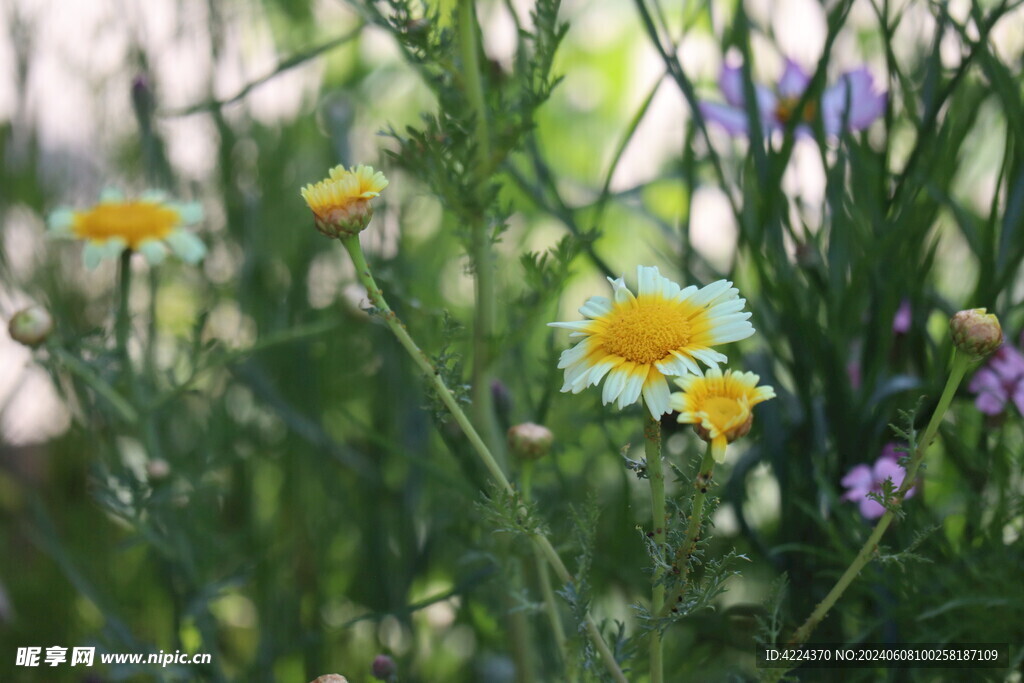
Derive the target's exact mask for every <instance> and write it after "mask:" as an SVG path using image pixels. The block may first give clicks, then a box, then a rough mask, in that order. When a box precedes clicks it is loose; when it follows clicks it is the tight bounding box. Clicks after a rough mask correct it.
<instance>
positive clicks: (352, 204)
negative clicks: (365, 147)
mask: <svg viewBox="0 0 1024 683" xmlns="http://www.w3.org/2000/svg"><path fill="white" fill-rule="evenodd" d="M329 173H330V174H329V176H328V177H327V178H324V179H323V180H321V181H320V182H318V183H316V184H309V185H306V186H305V187H304V188H302V190H301V194H302V198H303V199H305V200H306V204H307V205H308V206H309V208H310V209H311V210H312V211H313V216H314V222H315V223H316V228H317V230H319V231H320V232H322V233H323V234H325V235H327V236H328V237H341V236H342V235H355V234H358V233H359V232H360V231H362V230H363V229H364V228H365V227H366V226H367V225H368V224H369V223H370V219H371V218H372V217H373V207H372V206H370V200H371V199H373V198H374V197H376V196H378V195H380V193H381V191H382V190H383V189H384V188H385V187H387V186H388V179H387V178H385V177H384V174H383V173H381V172H380V171H374V170H373V167H371V166H355V167H353V168H352V170H346V169H345V167H344V166H335V167H334V168H332V169H331V170H330V172H329Z"/></svg>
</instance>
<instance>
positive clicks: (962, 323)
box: [949, 308, 1003, 359]
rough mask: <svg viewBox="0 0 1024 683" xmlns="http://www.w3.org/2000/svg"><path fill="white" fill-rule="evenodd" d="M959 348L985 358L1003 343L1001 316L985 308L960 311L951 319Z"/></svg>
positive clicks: (955, 342)
mask: <svg viewBox="0 0 1024 683" xmlns="http://www.w3.org/2000/svg"><path fill="white" fill-rule="evenodd" d="M949 330H950V332H951V333H952V334H953V343H954V344H955V345H956V348H957V350H959V351H961V352H963V353H965V354H967V355H968V356H971V357H973V358H979V359H980V358H984V357H985V356H988V355H989V354H991V353H992V352H994V351H995V350H996V349H998V348H999V347H1000V346H1002V345H1003V329H1002V327H1000V326H999V318H997V317H996V316H995V314H994V313H988V312H986V309H984V308H972V309H969V310H966V311H960V312H958V313H957V314H956V315H954V316H953V317H952V318H950V320H949Z"/></svg>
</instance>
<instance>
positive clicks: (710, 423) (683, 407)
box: [669, 368, 775, 462]
mask: <svg viewBox="0 0 1024 683" xmlns="http://www.w3.org/2000/svg"><path fill="white" fill-rule="evenodd" d="M760 379H761V378H760V377H758V376H757V375H755V374H754V373H752V372H733V371H732V370H726V371H725V373H724V374H723V373H722V371H721V370H719V369H718V368H712V369H710V370H708V371H707V374H705V375H703V376H701V375H688V376H686V377H682V378H680V379H677V380H676V384H678V385H679V387H680V388H681V389H682V391H681V392H678V391H677V392H675V393H674V394H672V396H671V399H670V400H669V405H670V406H671V407H672V409H673V410H677V411H679V422H680V423H682V424H692V425H693V428H694V430H695V431H696V432H697V435H698V436H700V438H702V439H704V440H705V441H707V442H708V443H710V444H711V453H712V455H714V457H715V460H716V461H717V462H725V448H726V446H727V445H728V444H730V443H732V442H733V441H735V440H736V439H738V438H740V437H741V436H746V434H747V432H749V431H750V426H751V425H752V424H753V421H754V415H753V413H752V412H751V409H752V408H753V407H754V406H755V405H757V404H758V403H761V402H762V401H767V400H768V399H770V398H775V390H774V389H772V388H771V387H769V386H762V387H759V386H757V383H758V381H759V380H760Z"/></svg>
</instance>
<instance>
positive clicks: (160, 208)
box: [73, 201, 181, 249]
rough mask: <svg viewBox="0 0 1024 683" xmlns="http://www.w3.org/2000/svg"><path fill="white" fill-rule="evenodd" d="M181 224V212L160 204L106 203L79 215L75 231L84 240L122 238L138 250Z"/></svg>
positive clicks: (76, 218) (76, 217)
mask: <svg viewBox="0 0 1024 683" xmlns="http://www.w3.org/2000/svg"><path fill="white" fill-rule="evenodd" d="M180 221H181V216H180V215H179V214H178V212H177V211H175V210H174V209H171V208H168V207H166V206H164V205H162V204H158V203H156V202H145V201H127V202H105V203H102V204H97V205H96V206H94V207H93V208H91V209H89V210H88V211H82V212H79V213H78V214H76V216H75V222H74V226H73V229H74V231H75V234H76V235H78V236H79V237H81V238H82V239H90V240H99V241H105V240H109V239H114V238H118V237H119V238H121V239H123V240H124V241H125V242H126V243H127V244H128V246H129V247H130V248H131V249H136V248H138V246H139V244H141V243H142V242H144V241H146V240H149V239H157V240H158V239H163V238H164V237H166V236H167V235H168V234H169V233H170V232H171V231H172V230H174V228H175V227H176V226H177V225H178V223H179V222H180Z"/></svg>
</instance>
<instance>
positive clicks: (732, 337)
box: [714, 321, 754, 344]
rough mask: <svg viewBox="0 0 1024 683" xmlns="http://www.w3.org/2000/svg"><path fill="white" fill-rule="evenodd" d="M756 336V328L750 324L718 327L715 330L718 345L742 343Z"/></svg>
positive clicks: (742, 323)
mask: <svg viewBox="0 0 1024 683" xmlns="http://www.w3.org/2000/svg"><path fill="white" fill-rule="evenodd" d="M753 334H754V326H753V325H751V324H750V323H749V322H746V321H744V322H739V323H731V324H729V325H723V326H722V327H716V328H715V330H714V335H715V343H716V344H728V343H729V342H736V341H740V340H741V339H746V338H747V337H750V336H752V335H753Z"/></svg>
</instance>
